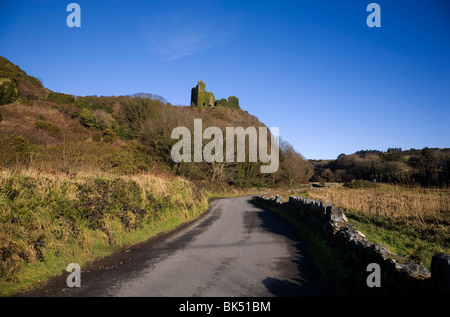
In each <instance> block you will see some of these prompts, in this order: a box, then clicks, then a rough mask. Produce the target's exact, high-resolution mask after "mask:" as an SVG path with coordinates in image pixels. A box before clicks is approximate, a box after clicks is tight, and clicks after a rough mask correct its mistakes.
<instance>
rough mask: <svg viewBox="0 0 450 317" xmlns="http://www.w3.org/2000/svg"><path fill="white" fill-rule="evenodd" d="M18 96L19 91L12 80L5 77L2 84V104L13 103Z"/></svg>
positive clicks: (0, 90) (0, 89) (0, 86)
mask: <svg viewBox="0 0 450 317" xmlns="http://www.w3.org/2000/svg"><path fill="white" fill-rule="evenodd" d="M0 82H1V81H0ZM18 96H19V92H18V90H17V89H16V88H15V87H14V86H13V84H12V82H11V81H10V80H9V79H3V82H1V84H0V105H6V104H9V103H12V102H14V101H15V100H16V99H17V97H18Z"/></svg>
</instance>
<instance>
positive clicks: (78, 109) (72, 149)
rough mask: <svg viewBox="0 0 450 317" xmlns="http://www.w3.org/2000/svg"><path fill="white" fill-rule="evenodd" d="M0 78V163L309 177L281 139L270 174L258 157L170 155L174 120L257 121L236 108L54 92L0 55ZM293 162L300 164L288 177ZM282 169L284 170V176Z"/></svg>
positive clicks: (214, 178) (211, 176) (249, 177)
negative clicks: (184, 159)
mask: <svg viewBox="0 0 450 317" xmlns="http://www.w3.org/2000/svg"><path fill="white" fill-rule="evenodd" d="M0 82H1V83H2V85H1V86H0V99H1V100H2V103H1V105H0V166H2V167H3V168H13V169H17V168H33V169H37V170H42V171H47V172H48V171H52V170H53V171H58V172H64V173H68V174H73V173H79V172H87V171H101V172H108V173H116V174H119V175H123V174H134V173H140V172H147V171H153V172H165V173H169V174H173V175H178V176H184V177H187V178H189V179H192V180H196V181H208V182H219V183H226V184H230V185H238V186H253V185H258V186H264V185H273V184H283V183H290V184H292V182H293V181H296V182H306V181H307V180H308V178H309V176H310V174H309V173H310V168H309V166H308V164H307V162H305V161H304V160H303V158H302V157H301V155H300V154H298V153H296V152H295V151H294V150H293V148H292V147H290V146H289V145H288V144H284V145H282V146H281V150H282V151H281V154H282V155H281V162H280V169H279V171H278V172H277V173H274V174H273V175H263V174H260V173H259V165H260V164H259V163H248V162H247V163H206V162H201V163H190V164H186V163H175V162H173V160H172V159H171V155H170V153H171V148H172V146H173V144H175V143H176V141H177V140H173V139H171V132H172V130H173V129H174V128H175V127H180V126H184V127H188V128H192V127H193V122H194V119H195V118H200V119H202V123H203V129H205V128H207V127H209V126H215V127H219V128H221V129H222V131H225V128H226V127H244V128H246V127H249V126H253V127H263V126H264V124H263V123H261V122H260V121H259V120H258V118H256V117H255V116H253V115H251V114H249V113H248V112H247V111H244V110H242V109H240V108H239V107H237V108H233V107H213V108H210V109H208V108H198V107H189V106H174V105H171V104H170V103H168V102H167V101H166V100H165V99H164V98H162V97H161V96H159V95H156V94H148V93H137V94H134V95H127V96H115V97H106V96H73V95H69V94H65V93H60V92H54V91H51V90H50V89H47V88H45V87H43V85H42V83H41V81H40V80H38V79H37V78H35V77H32V76H30V75H28V74H27V73H26V72H25V71H23V70H21V69H20V68H19V67H18V66H17V65H14V64H13V63H11V62H10V61H8V60H7V59H6V58H4V57H1V58H0ZM189 94H190V91H189V89H188V88H187V89H186V95H187V97H189ZM191 131H193V130H192V129H191ZM204 143H205V144H206V143H207V140H204ZM224 143H225V142H224ZM283 151H284V152H283ZM285 157H286V158H288V159H287V160H284V158H285ZM293 163H299V166H301V167H300V168H301V173H296V176H295V178H293V177H292V175H294V174H293V173H292V169H293V165H292V164H293ZM285 175H290V177H289V180H287V181H286V182H285V181H284V179H285Z"/></svg>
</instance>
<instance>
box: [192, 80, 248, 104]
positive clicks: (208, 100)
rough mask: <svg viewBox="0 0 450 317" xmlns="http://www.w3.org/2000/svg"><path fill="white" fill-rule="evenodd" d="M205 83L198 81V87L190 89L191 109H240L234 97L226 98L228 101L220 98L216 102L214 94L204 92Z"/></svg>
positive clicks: (237, 100)
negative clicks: (218, 107) (220, 107)
mask: <svg viewBox="0 0 450 317" xmlns="http://www.w3.org/2000/svg"><path fill="white" fill-rule="evenodd" d="M205 86H206V85H205V83H204V82H203V81H201V80H199V81H198V85H197V86H195V87H193V88H192V89H191V107H199V108H202V107H211V108H212V107H217V106H223V107H229V108H235V109H240V107H239V99H238V98H237V97H234V96H230V97H228V100H227V99H225V98H222V99H220V100H216V98H215V97H214V94H213V93H212V92H208V91H206V90H205Z"/></svg>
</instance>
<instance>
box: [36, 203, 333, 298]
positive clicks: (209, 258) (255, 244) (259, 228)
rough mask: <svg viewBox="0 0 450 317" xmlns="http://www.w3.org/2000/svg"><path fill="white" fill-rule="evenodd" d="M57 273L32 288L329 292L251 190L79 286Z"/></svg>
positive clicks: (51, 292) (90, 272) (295, 240)
mask: <svg viewBox="0 0 450 317" xmlns="http://www.w3.org/2000/svg"><path fill="white" fill-rule="evenodd" d="M67 275H68V273H66V274H65V275H64V274H63V276H61V277H60V278H57V279H55V280H53V281H52V282H51V283H50V284H48V285H47V286H46V287H45V288H42V289H40V290H36V291H33V292H31V293H29V294H27V295H29V296H36V295H37V296H155V297H158V296H164V297H166V296H167V297H178V296H183V297H196V296H208V297H215V296H223V297H236V296H239V297H240V296H242V297H249V296H291V297H292V296H326V295H329V294H330V293H329V291H328V289H327V287H326V285H325V284H324V283H323V281H322V279H321V276H320V273H319V272H318V271H317V268H316V267H315V265H314V261H313V259H312V258H311V256H310V255H309V254H308V253H307V251H306V248H305V244H304V242H303V241H302V240H301V239H300V237H299V236H298V235H297V234H296V232H295V231H294V230H293V229H292V228H291V227H290V226H289V225H288V224H287V223H286V222H285V221H284V220H283V219H282V218H281V217H279V216H278V215H277V214H275V213H273V212H270V211H266V210H264V209H262V208H260V207H257V206H255V205H253V203H252V202H251V196H247V197H237V198H227V199H219V200H216V201H214V202H213V203H212V207H211V209H210V210H209V211H208V212H207V213H205V214H204V215H203V216H202V217H200V218H199V219H198V220H196V221H194V222H192V223H190V224H188V225H185V226H183V227H182V228H180V229H178V230H176V231H174V232H172V233H169V234H165V235H162V236H160V237H157V238H154V239H151V240H149V241H148V242H146V243H143V244H141V245H139V246H137V247H133V248H130V249H129V250H127V251H126V252H125V251H124V252H121V253H119V254H116V255H114V256H111V257H108V258H106V259H104V260H102V261H99V262H97V263H95V266H93V267H92V268H90V269H83V268H82V272H81V287H80V288H68V287H67V286H66V283H65V278H66V276H67Z"/></svg>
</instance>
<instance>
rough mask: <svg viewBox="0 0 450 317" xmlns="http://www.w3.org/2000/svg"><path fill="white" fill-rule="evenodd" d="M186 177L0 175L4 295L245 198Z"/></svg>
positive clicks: (0, 258)
mask: <svg viewBox="0 0 450 317" xmlns="http://www.w3.org/2000/svg"><path fill="white" fill-rule="evenodd" d="M241 193H242V192H241V191H240V190H237V189H232V188H225V187H220V188H219V187H211V188H208V187H207V186H204V188H203V189H202V190H200V189H199V188H198V186H196V185H194V184H193V183H192V182H190V181H188V180H186V179H184V178H181V177H167V176H166V177H162V176H155V175H150V174H141V175H133V176H120V177H118V176H117V175H108V174H99V175H89V174H87V175H77V176H73V177H67V175H64V174H60V175H59V174H43V173H37V172H36V171H31V172H23V173H20V174H12V173H9V172H6V171H3V172H0V296H11V295H14V294H16V293H18V292H23V291H25V290H28V289H31V288H33V287H35V286H37V285H38V284H39V283H40V282H43V281H45V280H46V279H47V278H49V277H51V276H55V275H59V274H61V273H62V271H64V270H65V269H66V267H67V265H68V264H69V263H78V264H79V265H80V266H82V267H83V265H85V264H87V263H89V262H92V261H95V260H98V259H100V258H103V257H105V256H108V255H111V254H113V253H115V252H117V251H119V250H123V249H124V248H127V247H129V246H131V245H133V244H137V243H140V242H143V241H146V240H148V239H149V238H151V237H153V236H155V235H157V234H158V233H161V232H168V231H171V230H173V229H175V228H176V227H178V226H179V225H181V224H183V223H185V222H189V221H191V220H193V219H196V218H197V217H199V216H200V215H201V214H202V213H203V212H205V211H206V210H207V209H208V208H209V203H208V200H209V198H210V197H211V196H222V197H223V196H233V195H238V194H241Z"/></svg>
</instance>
